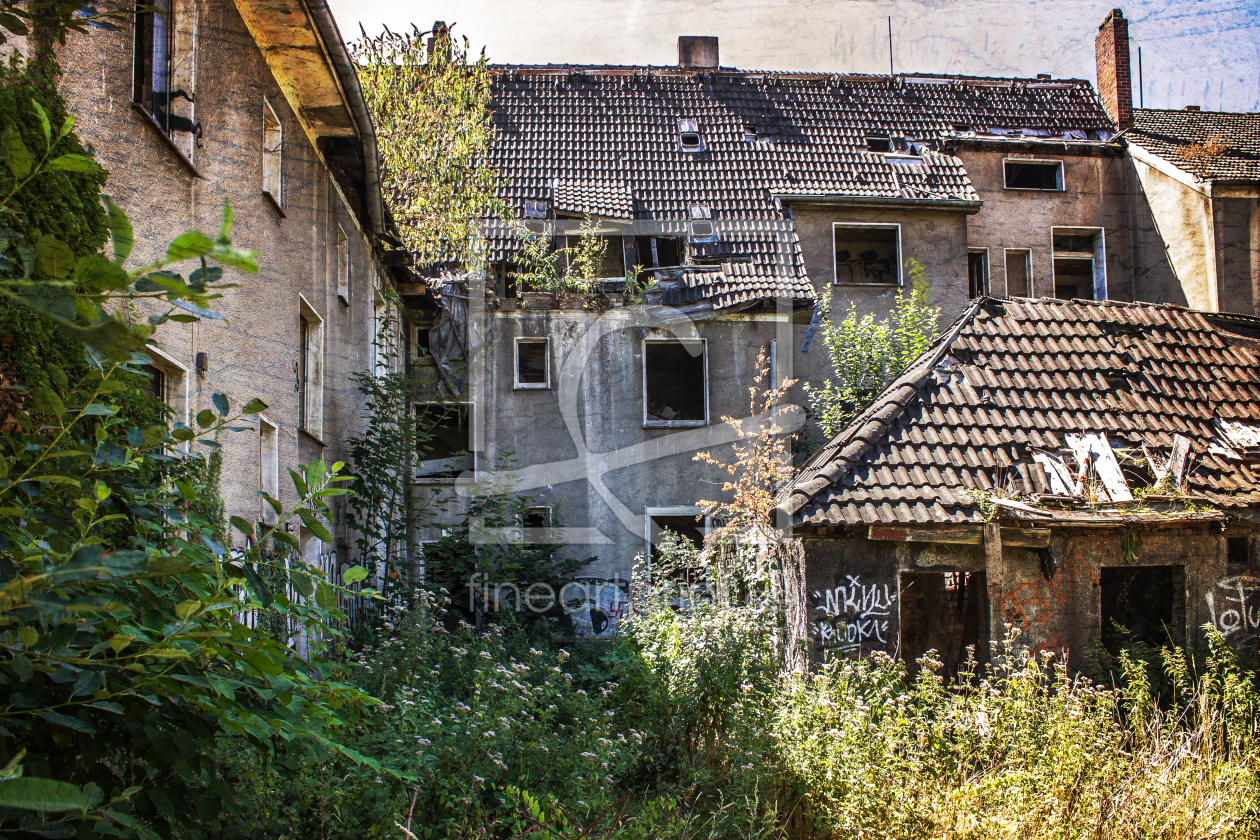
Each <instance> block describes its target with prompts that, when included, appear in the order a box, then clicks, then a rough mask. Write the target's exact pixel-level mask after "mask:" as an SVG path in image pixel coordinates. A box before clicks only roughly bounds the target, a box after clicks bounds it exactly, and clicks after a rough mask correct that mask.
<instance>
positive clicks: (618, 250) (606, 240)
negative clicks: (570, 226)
mask: <svg viewBox="0 0 1260 840" xmlns="http://www.w3.org/2000/svg"><path fill="white" fill-rule="evenodd" d="M596 235H597V236H598V238H599V241H600V244H601V245H602V246H603V249H604V250H603V253H602V256H601V257H600V262H599V265H598V266H596V269H595V271H596V275H595V276H596V277H597V278H598V279H601V280H624V279H625V276H626V266H625V254H624V253H623V250H624V249H623V248H622V245H621V237H620V236H615V235H611V234H602V233H601V234H596ZM559 239H560V240H561V242H560V246H561V247H563V248H568V249H571V250H570V251H568V252H566V253H565V254H563V255H562V258H561V263H562V264H563V265H564V266H565V267H566V268H568V267H570V265H571V264H572V262H573V255H574V254H576V253H577V248H578V247H579V244H580V242H581V240H582V237H581V236H580V235H578V234H571V235H567V236H562V237H559Z"/></svg>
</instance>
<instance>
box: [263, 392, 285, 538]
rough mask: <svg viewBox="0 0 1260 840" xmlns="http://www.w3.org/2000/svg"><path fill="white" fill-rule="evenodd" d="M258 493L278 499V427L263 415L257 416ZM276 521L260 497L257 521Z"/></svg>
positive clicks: (265, 523)
mask: <svg viewBox="0 0 1260 840" xmlns="http://www.w3.org/2000/svg"><path fill="white" fill-rule="evenodd" d="M258 491H259V493H267V494H268V495H270V496H271V497H272V498H273V499H279V498H280V427H279V426H278V425H276V424H275V423H273V422H271V421H270V420H269V419H267V417H266V415H263V414H260V415H258ZM278 520H279V517H278V516H277V515H276V512H275V510H274V509H273V508H272V507H271V505H269V504H267V500H266V499H264V498H263V497H262V496H261V495H260V496H259V497H258V521H260V522H262V523H263V524H264V525H275V524H276V522H277V521H278Z"/></svg>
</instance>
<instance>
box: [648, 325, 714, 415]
mask: <svg viewBox="0 0 1260 840" xmlns="http://www.w3.org/2000/svg"><path fill="white" fill-rule="evenodd" d="M643 405H644V418H643V425H645V426H703V425H705V424H706V423H707V422H708V415H709V412H708V408H709V406H708V382H707V365H706V359H705V342H704V340H703V339H701V340H698V341H697V340H691V341H679V340H677V339H661V340H655V339H654V340H649V341H645V342H644V345H643Z"/></svg>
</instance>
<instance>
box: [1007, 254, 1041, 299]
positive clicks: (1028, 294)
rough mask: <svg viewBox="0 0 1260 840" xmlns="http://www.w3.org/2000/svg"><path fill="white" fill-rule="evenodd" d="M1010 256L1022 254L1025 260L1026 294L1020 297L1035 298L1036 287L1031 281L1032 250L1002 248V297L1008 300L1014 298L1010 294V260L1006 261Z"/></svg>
mask: <svg viewBox="0 0 1260 840" xmlns="http://www.w3.org/2000/svg"><path fill="white" fill-rule="evenodd" d="M1011 254H1023V255H1024V258H1025V259H1026V260H1027V263H1026V265H1027V266H1028V290H1027V292H1026V294H1025V295H1021V297H1029V298H1033V297H1036V293H1035V292H1036V288H1037V287H1036V286H1035V285H1034V281H1033V259H1032V248H1006V247H1003V249H1002V291H1003V292H1004V293H1005V294H1004V295H1003V296H1004V297H1008V298H1010V297H1014V295H1012V294H1011V273H1010V260H1009V259H1008V257H1009V256H1010V255H1011Z"/></svg>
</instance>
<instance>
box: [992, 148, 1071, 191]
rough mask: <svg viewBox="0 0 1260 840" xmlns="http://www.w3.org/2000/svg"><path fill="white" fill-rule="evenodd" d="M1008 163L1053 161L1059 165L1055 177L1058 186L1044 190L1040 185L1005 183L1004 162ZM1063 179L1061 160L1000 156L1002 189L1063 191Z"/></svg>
mask: <svg viewBox="0 0 1260 840" xmlns="http://www.w3.org/2000/svg"><path fill="white" fill-rule="evenodd" d="M1008 163H1039V164H1047V163H1053V164H1055V165H1057V166H1058V167H1059V174H1058V176H1057V177H1056V179H1055V180H1056V183H1058V186H1057V187H1055V188H1054V189H1052V190H1045V189H1041V188H1040V187H1012V186H1010V185H1008V184H1007V183H1006V164H1008ZM1065 180H1066V179H1065V176H1064V172H1063V161H1061V160H1055V159H1053V158H1016V157H1008V158H1002V189H1004V190H1014V191H1015V192H1033V193H1047V192H1063V191H1064V190H1065Z"/></svg>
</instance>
